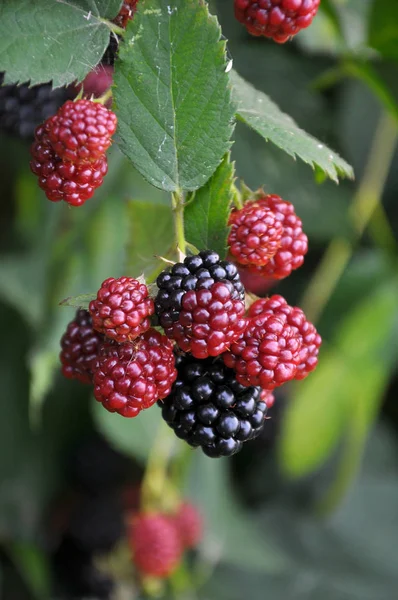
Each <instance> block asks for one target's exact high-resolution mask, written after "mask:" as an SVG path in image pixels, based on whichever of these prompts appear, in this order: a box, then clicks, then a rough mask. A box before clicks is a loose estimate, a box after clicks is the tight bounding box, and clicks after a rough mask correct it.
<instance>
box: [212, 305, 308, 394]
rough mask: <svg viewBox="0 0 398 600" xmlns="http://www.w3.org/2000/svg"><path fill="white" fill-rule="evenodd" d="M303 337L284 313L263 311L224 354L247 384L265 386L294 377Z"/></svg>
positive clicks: (275, 384)
mask: <svg viewBox="0 0 398 600" xmlns="http://www.w3.org/2000/svg"><path fill="white" fill-rule="evenodd" d="M301 345H302V339H301V336H300V334H299V333H298V331H297V328H296V327H292V326H291V325H289V324H288V319H287V316H286V315H285V314H283V313H279V312H278V313H276V314H275V315H274V314H268V313H265V314H261V315H258V316H257V317H253V318H252V319H250V322H249V324H248V326H247V327H246V330H245V332H244V333H243V335H242V337H241V338H240V339H239V340H238V341H237V342H234V343H233V344H231V347H230V349H229V352H225V353H224V354H223V359H224V362H225V364H226V365H227V367H230V368H231V369H234V370H235V371H236V378H237V380H238V381H239V382H240V383H241V384H242V385H245V386H253V385H259V386H261V387H262V388H263V389H265V390H273V389H274V388H276V387H278V386H280V385H282V384H283V383H286V382H287V381H290V380H291V379H294V377H295V375H296V373H297V367H298V365H299V364H300V356H299V353H300V350H301Z"/></svg>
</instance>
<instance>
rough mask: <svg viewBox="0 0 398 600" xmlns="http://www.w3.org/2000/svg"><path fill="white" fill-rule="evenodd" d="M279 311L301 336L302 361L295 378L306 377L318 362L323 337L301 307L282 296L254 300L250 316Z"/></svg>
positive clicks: (300, 358) (300, 356) (300, 353)
mask: <svg viewBox="0 0 398 600" xmlns="http://www.w3.org/2000/svg"><path fill="white" fill-rule="evenodd" d="M278 313H283V314H285V315H286V317H287V322H288V324H289V325H290V326H292V327H296V328H297V331H298V333H299V335H300V336H301V344H302V345H301V350H300V352H299V360H300V362H299V364H298V366H297V373H296V375H295V377H294V378H295V379H304V378H305V377H307V375H309V373H311V371H313V370H314V369H315V367H316V366H317V364H318V354H319V348H320V346H321V344H322V338H321V336H320V335H319V333H318V332H317V330H316V328H315V326H314V325H313V324H312V323H311V322H310V321H307V319H306V316H305V314H304V313H303V311H302V310H301V308H298V307H297V306H290V305H289V304H288V303H287V302H286V300H285V299H284V298H283V297H282V296H279V295H274V296H271V297H270V298H260V299H259V300H256V301H255V302H253V304H252V305H251V306H250V308H249V317H257V316H258V315H262V314H273V315H276V314H278Z"/></svg>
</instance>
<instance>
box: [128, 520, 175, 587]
mask: <svg viewBox="0 0 398 600" xmlns="http://www.w3.org/2000/svg"><path fill="white" fill-rule="evenodd" d="M128 540H129V543H130V547H131V550H132V552H133V561H134V564H135V566H136V567H137V570H138V571H139V572H140V573H141V575H149V576H152V577H159V578H166V577H168V576H169V575H171V574H172V573H173V571H175V569H176V568H177V567H178V565H179V563H180V561H181V557H182V551H183V548H182V543H181V538H180V536H179V533H178V531H177V528H176V526H175V523H174V522H173V520H172V519H170V518H169V517H168V516H167V515H163V514H160V513H153V514H139V515H137V516H136V517H134V519H133V521H132V524H131V527H130V530H129V535H128Z"/></svg>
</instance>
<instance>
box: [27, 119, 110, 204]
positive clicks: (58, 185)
mask: <svg viewBox="0 0 398 600" xmlns="http://www.w3.org/2000/svg"><path fill="white" fill-rule="evenodd" d="M48 124H49V120H47V121H46V122H45V123H44V124H43V125H41V126H40V127H38V128H37V129H36V132H35V141H34V142H33V144H32V146H31V149H30V152H31V155H32V160H31V161H30V169H31V171H32V173H34V174H35V175H36V176H37V177H38V183H39V186H40V187H41V188H42V189H43V190H44V192H45V194H46V196H47V198H48V199H49V200H50V201H51V202H60V201H61V200H64V202H66V203H67V204H70V205H71V206H81V205H82V204H84V203H85V202H86V200H88V199H89V198H91V197H92V195H93V194H94V191H95V190H96V189H97V188H98V187H100V186H101V185H102V181H103V178H104V177H105V175H106V174H107V172H108V163H107V160H106V157H105V156H102V157H101V158H100V159H99V160H97V161H95V162H94V163H91V164H86V165H75V164H73V163H70V162H63V161H62V160H61V159H60V158H59V157H58V156H57V155H56V153H55V152H54V150H53V148H52V146H51V144H50V140H49V137H48V133H47V128H48Z"/></svg>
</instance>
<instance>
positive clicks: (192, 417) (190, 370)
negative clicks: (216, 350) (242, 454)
mask: <svg viewBox="0 0 398 600" xmlns="http://www.w3.org/2000/svg"><path fill="white" fill-rule="evenodd" d="M176 366H177V370H178V376H177V379H176V382H175V384H174V386H173V390H172V392H171V394H170V395H169V396H168V397H167V398H165V399H164V401H163V402H158V404H159V406H160V407H161V409H162V416H163V419H164V420H165V421H166V423H167V424H168V425H169V426H170V427H171V428H172V429H173V430H174V432H175V434H176V435H177V436H178V437H179V438H181V439H183V440H185V441H186V442H188V444H190V445H191V446H194V447H201V448H202V450H203V452H204V453H205V454H207V455H208V456H211V457H214V458H215V457H220V456H231V455H232V454H236V452H239V450H240V449H241V448H242V443H243V442H245V441H247V440H250V439H253V438H254V437H256V436H257V435H258V434H259V433H260V431H261V429H262V427H263V425H264V419H265V414H266V411H267V406H266V403H265V402H263V401H262V400H261V399H260V393H261V390H260V388H259V387H250V388H248V387H244V386H243V385H241V384H240V383H239V382H238V381H237V380H236V375H235V372H234V371H233V370H232V369H229V368H227V367H226V366H225V365H224V364H223V362H222V360H221V359H220V358H215V359H214V358H208V359H205V360H198V359H195V358H193V357H192V356H190V355H188V354H187V355H184V356H177V359H176Z"/></svg>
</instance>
